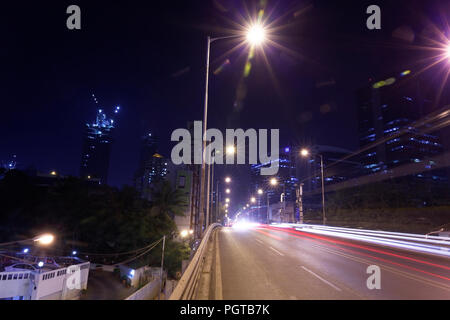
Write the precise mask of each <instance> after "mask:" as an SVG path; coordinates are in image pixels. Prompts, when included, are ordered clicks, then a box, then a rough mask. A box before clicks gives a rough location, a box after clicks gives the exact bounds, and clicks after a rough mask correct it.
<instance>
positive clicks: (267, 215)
mask: <svg viewBox="0 0 450 320" xmlns="http://www.w3.org/2000/svg"><path fill="white" fill-rule="evenodd" d="M266 195H267V211H266V223H267V224H268V223H269V193H267V192H266Z"/></svg>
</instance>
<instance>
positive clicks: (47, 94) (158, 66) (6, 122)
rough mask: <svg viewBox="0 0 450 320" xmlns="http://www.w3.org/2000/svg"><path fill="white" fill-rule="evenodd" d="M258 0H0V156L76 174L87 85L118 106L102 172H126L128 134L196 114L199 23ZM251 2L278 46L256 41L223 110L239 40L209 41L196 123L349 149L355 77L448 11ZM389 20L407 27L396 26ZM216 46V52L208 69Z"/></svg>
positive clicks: (393, 58) (241, 58)
mask: <svg viewBox="0 0 450 320" xmlns="http://www.w3.org/2000/svg"><path fill="white" fill-rule="evenodd" d="M258 3H259V1H245V2H244V1H224V0H215V1H209V0H208V1H207V0H203V1H193V0H190V1H114V3H113V2H112V1H78V0H77V1H70V2H69V1H58V2H57V4H56V2H55V1H52V2H50V1H20V4H13V1H8V3H2V9H1V19H0V36H1V49H0V61H1V62H0V66H1V69H0V70H1V80H0V81H1V84H0V96H1V98H2V99H1V115H0V160H8V159H9V158H10V157H11V156H12V155H13V154H16V155H17V161H18V165H19V168H26V167H29V166H34V167H36V168H37V169H38V170H39V171H41V172H49V171H50V170H57V171H58V172H60V173H61V174H64V175H78V173H79V166H80V153H81V143H82V132H83V126H84V124H85V123H86V122H89V121H93V120H94V118H95V114H96V112H97V107H96V106H95V103H94V101H93V99H92V97H91V94H92V93H94V94H95V95H96V97H97V99H98V101H99V103H100V105H101V106H102V108H103V109H104V110H105V112H106V113H107V114H108V115H112V110H113V107H114V106H115V105H120V106H121V107H122V108H121V112H120V114H119V115H118V116H117V117H116V119H115V123H116V125H117V129H116V132H115V142H114V145H113V147H112V157H111V166H110V175H109V182H110V184H111V185H114V186H121V185H123V184H131V183H132V180H131V179H132V177H133V174H134V171H135V170H136V168H137V165H138V158H139V146H140V137H141V136H142V135H144V134H146V133H148V132H152V133H154V134H157V135H158V136H159V137H160V151H161V153H162V154H164V155H166V156H169V155H170V150H171V147H172V146H173V144H172V143H171V142H170V134H171V133H172V131H173V130H175V129H176V128H181V127H186V123H187V121H192V120H201V119H202V112H203V94H204V72H205V69H204V62H205V49H206V36H207V35H208V34H210V35H212V36H222V35H229V34H230V31H229V30H230V29H236V26H235V25H234V24H233V22H241V21H242V20H240V17H245V16H246V12H249V13H250V15H251V16H255V15H256V9H255V8H257V5H256V4H258ZM71 4H77V5H79V6H80V7H81V12H82V22H81V23H82V29H81V30H77V31H71V30H68V29H67V28H66V19H67V16H68V15H67V14H66V8H67V7H68V6H69V5H71ZM371 4H378V5H379V6H380V7H381V10H382V29H381V30H375V31H372V30H368V29H367V28H366V19H367V17H368V15H367V14H366V13H365V11H366V8H367V6H368V5H371ZM265 12H266V16H269V17H270V18H269V22H273V23H274V24H273V25H274V26H275V27H276V30H273V35H272V36H273V41H275V42H277V43H279V44H281V45H282V46H283V47H284V48H287V49H288V50H286V49H281V48H277V47H274V46H267V47H265V48H264V52H265V53H266V55H267V59H268V61H269V65H270V68H271V72H272V76H271V72H269V70H268V68H267V66H266V64H265V62H264V59H263V56H262V55H261V54H260V53H257V55H256V58H255V60H254V61H253V65H252V69H251V71H250V75H249V77H248V78H247V79H246V80H245V84H246V94H245V96H244V98H243V99H242V101H241V103H242V107H241V109H240V110H239V111H236V109H235V107H234V103H235V101H236V90H237V88H238V83H239V80H240V79H241V78H242V74H243V70H244V64H245V58H246V51H245V47H243V48H241V49H239V50H236V51H235V52H232V53H230V54H227V51H228V50H230V49H231V48H232V47H234V46H235V45H236V44H237V42H236V40H224V41H222V42H217V43H214V44H213V46H212V51H211V61H212V65H211V78H210V101H209V108H210V109H209V116H210V117H209V125H208V126H209V127H215V128H221V129H224V128H226V127H227V126H228V127H230V126H231V128H233V127H234V128H239V127H240V128H255V129H258V128H280V130H281V137H282V142H281V144H282V145H283V144H288V143H290V144H302V143H317V144H325V145H333V146H339V147H344V148H347V149H351V150H356V149H357V148H358V141H357V136H356V130H357V122H356V97H355V91H356V89H358V88H360V87H363V86H365V85H367V84H368V83H369V79H370V78H372V79H380V78H382V77H384V76H385V75H386V74H387V75H389V74H390V72H397V71H399V70H401V69H402V68H408V69H411V68H413V64H415V63H416V64H417V61H418V60H419V59H418V57H419V56H420V54H421V53H419V52H415V51H414V50H411V48H410V46H409V45H410V44H416V43H417V42H418V41H420V40H419V36H420V35H421V34H422V33H423V32H425V31H426V30H427V28H428V27H429V25H430V24H431V23H432V24H435V25H438V26H441V25H442V24H443V20H442V16H441V14H439V13H447V14H448V15H450V10H449V5H448V2H446V1H335V0H333V1H287V0H283V1H280V0H279V1H274V0H269V1H268V4H267V7H266V10H265ZM402 26H408V27H410V28H411V32H409V33H408V32H406V33H405V32H399V30H400V31H401V30H404V29H398V28H399V27H402ZM399 35H400V36H399ZM411 35H412V36H413V37H414V40H412V42H411V39H408V37H410V36H411ZM226 59H229V61H230V63H229V64H228V65H225V67H224V68H223V69H222V70H221V72H218V74H214V73H213V72H214V71H215V70H216V69H217V68H218V67H219V66H220V65H222V63H223V62H224V61H225V60H226ZM324 105H325V106H324ZM321 106H323V107H322V108H321ZM327 106H328V107H327ZM222 169H223V170H229V171H230V170H231V171H233V170H234V171H235V172H236V173H239V172H240V173H242V174H244V170H243V169H242V168H225V169H224V168H222ZM245 172H247V171H245ZM245 174H247V173H245Z"/></svg>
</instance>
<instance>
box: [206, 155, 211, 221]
mask: <svg viewBox="0 0 450 320" xmlns="http://www.w3.org/2000/svg"><path fill="white" fill-rule="evenodd" d="M209 162H211V155H208V170H207V180H206V205H205V209H206V210H205V211H206V219H205V229H206V228H208V226H209V198H210V196H209V195H210V193H211V192H210V189H211V165H210V164H209Z"/></svg>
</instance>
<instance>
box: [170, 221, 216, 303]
mask: <svg viewBox="0 0 450 320" xmlns="http://www.w3.org/2000/svg"><path fill="white" fill-rule="evenodd" d="M219 226H221V225H220V224H218V223H214V224H212V225H210V226H209V227H208V229H207V230H206V232H205V234H204V236H203V239H202V242H201V243H200V245H199V246H198V249H197V252H196V253H195V255H194V257H193V258H192V260H191V262H190V263H189V266H188V267H187V268H186V271H185V272H184V273H183V276H182V277H181V279H180V281H179V282H178V284H177V286H176V287H175V290H174V291H173V292H172V294H171V295H170V298H169V300H190V299H192V297H193V296H194V293H195V290H196V287H197V284H198V280H199V277H200V273H201V271H202V267H203V262H204V260H205V250H206V247H207V244H208V241H209V238H210V236H211V233H212V231H213V230H214V229H215V228H217V227H219Z"/></svg>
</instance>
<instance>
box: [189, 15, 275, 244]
mask: <svg viewBox="0 0 450 320" xmlns="http://www.w3.org/2000/svg"><path fill="white" fill-rule="evenodd" d="M265 34H266V32H265V29H264V27H263V25H261V24H260V23H258V24H253V25H251V26H250V27H249V28H248V30H247V41H248V42H249V43H250V44H252V45H253V46H254V45H258V44H261V43H262V42H263V41H264V40H265V38H266V36H265ZM240 36H241V35H231V36H225V37H216V38H211V37H210V36H208V37H207V44H206V69H205V98H204V107H203V138H202V167H201V174H200V205H199V214H200V217H199V219H198V228H197V236H198V237H201V235H202V232H203V220H204V217H203V215H204V210H205V207H207V205H206V201H205V195H209V187H206V186H205V184H206V183H205V182H206V163H205V151H206V131H207V129H208V126H207V121H208V91H209V61H210V52H211V43H212V42H214V41H217V40H222V39H229V38H236V37H240ZM205 189H206V190H205ZM208 199H209V198H208ZM205 205H206V206H205ZM206 210H208V209H206Z"/></svg>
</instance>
